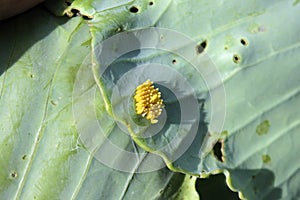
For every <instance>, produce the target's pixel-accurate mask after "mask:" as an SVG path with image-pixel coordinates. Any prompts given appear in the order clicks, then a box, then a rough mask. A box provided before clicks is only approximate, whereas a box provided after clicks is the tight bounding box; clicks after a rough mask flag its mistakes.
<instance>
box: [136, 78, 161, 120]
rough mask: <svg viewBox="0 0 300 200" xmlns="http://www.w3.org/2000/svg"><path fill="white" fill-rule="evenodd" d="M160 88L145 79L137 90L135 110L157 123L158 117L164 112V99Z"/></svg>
mask: <svg viewBox="0 0 300 200" xmlns="http://www.w3.org/2000/svg"><path fill="white" fill-rule="evenodd" d="M160 97H161V94H160V92H159V91H158V88H154V86H153V82H151V81H150V80H147V81H145V82H144V83H143V84H141V85H139V86H138V87H137V88H136V91H135V96H134V99H135V102H136V104H135V110H136V113H137V114H138V115H142V116H143V117H145V116H146V119H148V120H150V122H151V123H152V124H155V123H157V119H156V118H157V117H159V115H160V114H161V112H162V108H163V100H162V99H161V98H160Z"/></svg>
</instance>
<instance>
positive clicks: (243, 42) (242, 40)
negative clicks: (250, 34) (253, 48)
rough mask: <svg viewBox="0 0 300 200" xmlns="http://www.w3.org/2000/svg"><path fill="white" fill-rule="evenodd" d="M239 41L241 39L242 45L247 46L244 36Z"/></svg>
mask: <svg viewBox="0 0 300 200" xmlns="http://www.w3.org/2000/svg"><path fill="white" fill-rule="evenodd" d="M240 41H241V44H242V45H244V46H248V44H249V43H248V41H247V40H246V39H245V38H242V39H241V40H240Z"/></svg>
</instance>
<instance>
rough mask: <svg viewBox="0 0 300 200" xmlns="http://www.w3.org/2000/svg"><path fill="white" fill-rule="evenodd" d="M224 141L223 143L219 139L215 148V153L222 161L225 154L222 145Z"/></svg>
mask: <svg viewBox="0 0 300 200" xmlns="http://www.w3.org/2000/svg"><path fill="white" fill-rule="evenodd" d="M222 143H223V141H220V140H219V141H218V142H217V143H216V144H215V146H214V148H213V154H214V156H215V157H216V158H217V159H218V161H220V162H224V156H223V153H222V146H223V144H222Z"/></svg>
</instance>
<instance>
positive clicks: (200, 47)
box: [196, 40, 207, 54]
mask: <svg viewBox="0 0 300 200" xmlns="http://www.w3.org/2000/svg"><path fill="white" fill-rule="evenodd" d="M206 47H207V41H206V40H204V41H203V42H201V43H200V44H199V45H197V46H196V53H197V54H200V53H202V52H203V51H204V50H205V48H206Z"/></svg>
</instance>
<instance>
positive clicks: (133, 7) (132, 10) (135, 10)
mask: <svg viewBox="0 0 300 200" xmlns="http://www.w3.org/2000/svg"><path fill="white" fill-rule="evenodd" d="M129 11H130V12H131V13H137V12H139V9H138V8H137V7H136V6H132V7H131V8H129Z"/></svg>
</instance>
